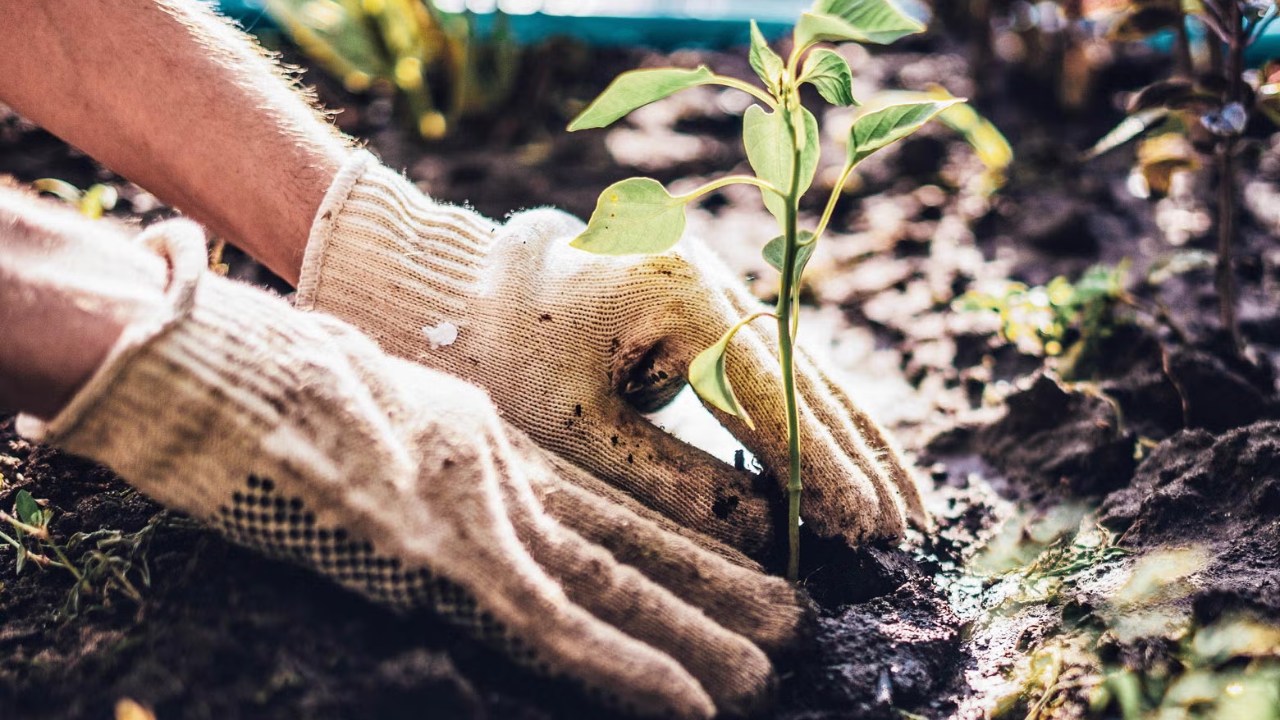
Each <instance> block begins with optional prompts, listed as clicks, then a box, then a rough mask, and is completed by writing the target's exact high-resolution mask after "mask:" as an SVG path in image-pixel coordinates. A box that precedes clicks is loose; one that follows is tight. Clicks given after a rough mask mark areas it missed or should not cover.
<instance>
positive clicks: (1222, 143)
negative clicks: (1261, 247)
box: [1088, 0, 1280, 351]
mask: <svg viewBox="0 0 1280 720" xmlns="http://www.w3.org/2000/svg"><path fill="white" fill-rule="evenodd" d="M1276 15H1277V6H1276V3H1275V2H1272V1H1270V0H1261V1H1259V0H1202V1H1201V2H1197V3H1183V2H1180V1H1179V0H1128V2H1126V3H1123V4H1122V6H1121V8H1120V10H1119V12H1117V13H1115V14H1114V16H1113V17H1112V32H1111V35H1112V37H1114V38H1116V39H1118V40H1133V39H1142V38H1146V37H1149V36H1151V35H1152V34H1154V33H1157V32H1162V31H1165V30H1173V31H1174V32H1175V33H1176V36H1177V38H1178V43H1177V46H1176V52H1175V60H1174V72H1173V74H1172V77H1170V78H1168V79H1165V80H1161V81H1158V82H1156V83H1153V84H1151V85H1148V86H1147V87H1145V88H1142V89H1141V90H1140V91H1138V92H1137V93H1136V94H1135V95H1134V96H1133V99H1132V100H1131V101H1130V103H1129V108H1128V113H1129V116H1128V117H1127V118H1125V120H1124V121H1123V122H1121V123H1120V125H1118V126H1117V127H1116V128H1115V129H1114V130H1112V131H1111V132H1110V133H1108V134H1107V135H1106V136H1105V137H1103V138H1102V139H1101V140H1099V141H1098V143H1097V144H1096V145H1095V146H1094V147H1093V148H1092V149H1091V150H1090V151H1089V153H1088V156H1089V157H1093V156H1097V155H1100V154H1102V153H1104V152H1107V151H1109V150H1111V149H1113V148H1116V147H1119V146H1120V145H1123V144H1124V143H1126V142H1128V141H1129V140H1132V139H1134V138H1136V137H1138V136H1139V135H1142V134H1143V133H1147V132H1149V131H1150V133H1151V135H1152V137H1149V138H1148V139H1146V140H1145V141H1144V143H1143V145H1142V147H1141V148H1140V149H1139V167H1140V169H1141V170H1142V172H1143V175H1144V177H1145V178H1146V179H1147V182H1148V185H1149V186H1151V187H1152V189H1154V190H1156V191H1157V192H1158V191H1160V190H1163V189H1167V185H1168V179H1169V175H1170V174H1171V173H1172V172H1174V171H1177V170H1188V171H1189V170H1195V169H1197V168H1198V167H1199V163H1198V161H1197V158H1196V156H1195V153H1194V152H1193V148H1197V149H1200V150H1202V151H1203V152H1205V153H1206V154H1208V155H1211V156H1213V158H1214V159H1215V161H1216V166H1217V174H1218V198H1217V205H1218V213H1217V215H1218V217H1217V225H1218V228H1217V229H1218V262H1217V272H1216V277H1215V284H1216V286H1217V291H1218V308H1219V318H1220V321H1221V324H1222V327H1223V329H1224V330H1225V331H1226V332H1227V334H1228V335H1229V336H1230V338H1231V342H1232V345H1233V346H1234V348H1235V349H1236V350H1237V351H1239V350H1241V349H1242V347H1243V344H1242V341H1241V338H1240V329H1239V327H1238V325H1237V323H1236V310H1235V276H1234V273H1233V271H1232V259H1231V254H1232V244H1233V242H1234V238H1235V233H1236V205H1237V202H1238V197H1237V195H1238V193H1237V191H1236V186H1237V184H1238V179H1237V178H1236V171H1237V162H1236V161H1237V155H1238V153H1239V150H1240V145H1241V142H1240V141H1241V139H1242V137H1243V135H1244V131H1245V127H1246V126H1247V125H1248V123H1249V119H1250V115H1251V113H1252V112H1253V111H1254V110H1259V111H1261V112H1262V114H1264V115H1266V116H1267V117H1270V118H1273V119H1280V112H1277V108H1278V106H1277V102H1276V100H1277V97H1280V84H1278V83H1277V81H1278V80H1280V73H1276V72H1275V71H1274V70H1275V69H1274V67H1267V68H1264V70H1263V75H1262V77H1261V81H1260V83H1259V87H1258V88H1257V90H1256V91H1254V90H1253V89H1251V88H1250V87H1249V85H1248V84H1247V82H1246V78H1245V65H1244V53H1245V50H1246V49H1247V48H1248V47H1249V45H1251V44H1252V43H1253V42H1254V41H1255V40H1257V39H1258V38H1259V37H1260V36H1261V35H1262V32H1263V31H1264V30H1265V29H1266V27H1267V25H1269V24H1270V23H1271V22H1272V21H1273V20H1274V19H1275V18H1276ZM1188 17H1191V18H1194V19H1195V20H1196V21H1198V22H1199V23H1200V24H1201V25H1202V26H1203V27H1204V28H1205V30H1206V32H1207V33H1208V38H1207V48H1208V51H1209V52H1208V55H1209V62H1208V67H1206V68H1202V69H1200V70H1199V71H1198V70H1197V68H1195V67H1194V63H1193V58H1192V55H1191V52H1190V40H1189V38H1188V33H1187V26H1186V25H1187V19H1188Z"/></svg>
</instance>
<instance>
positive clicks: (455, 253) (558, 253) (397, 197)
mask: <svg viewBox="0 0 1280 720" xmlns="http://www.w3.org/2000/svg"><path fill="white" fill-rule="evenodd" d="M581 227H582V225H581V223H580V222H579V221H577V220H576V219H574V218H572V217H570V216H568V215H566V214H564V213H560V212H556V211H552V210H535V211H531V212H526V213H522V214H520V215H517V216H516V217H514V218H513V219H512V220H511V221H510V222H508V223H507V224H506V225H505V226H501V227H499V226H497V225H495V224H494V223H492V222H491V221H489V220H488V219H486V218H484V217H482V216H480V215H478V214H476V213H474V212H471V211H469V210H467V209H465V208H461V207H454V206H449V205H443V204H439V203H436V202H434V201H432V200H430V199H429V198H427V197H425V196H424V195H423V194H422V193H420V192H419V191H418V190H417V189H416V188H415V187H414V186H413V185H412V184H411V183H409V182H408V181H407V180H405V179H404V177H402V176H401V175H400V174H399V173H396V172H393V171H391V170H389V169H387V168H385V167H384V166H382V165H380V164H379V163H378V162H377V160H375V159H374V158H373V157H372V156H370V155H368V154H367V153H360V154H358V155H357V156H356V157H354V158H353V159H352V160H351V161H350V162H348V164H347V165H346V167H345V168H344V169H343V170H342V171H341V173H340V174H339V176H338V177H337V179H336V180H335V181H334V184H333V186H332V187H331V188H330V189H329V192H328V194H327V196H326V198H325V200H324V202H323V203H322V205H321V207H320V210H319V212H318V214H317V218H316V222H315V224H314V226H313V227H312V231H311V239H310V243H309V245H308V247H307V251H306V257H305V260H304V264H303V269H302V280H301V283H300V284H299V287H298V303H299V306H300V307H304V308H316V309H319V310H323V311H325V312H328V313H331V314H333V315H336V316H338V317H341V318H343V319H345V320H347V321H349V322H351V323H353V324H355V325H356V326H357V327H359V328H361V329H362V330H364V331H365V332H367V333H369V334H370V335H371V336H372V337H373V338H374V339H375V340H377V341H378V342H379V343H380V344H381V345H382V346H383V348H385V349H386V350H387V351H389V352H391V353H394V354H396V355H399V356H401V357H405V358H409V359H412V360H415V361H417V362H420V363H422V364H424V365H426V366H428V367H433V368H437V369H440V370H444V371H446V372H449V373H452V374H455V375H458V376H460V377H463V378H466V379H468V380H471V381H472V382H474V383H476V384H477V385H479V386H481V387H483V388H485V389H486V390H488V392H489V394H490V395H491V396H492V397H493V399H494V402H496V403H497V405H498V407H499V408H500V409H501V410H502V412H503V414H504V417H506V418H508V419H509V420H510V421H511V422H512V423H513V424H515V425H516V426H517V427H519V428H521V429H522V430H524V431H525V432H527V433H528V434H529V435H530V436H532V437H533V438H534V440H536V441H537V442H538V443H539V444H541V445H542V446H543V447H545V448H547V449H549V450H551V451H553V452H555V453H558V454H560V455H562V456H564V457H565V458H568V459H569V460H571V461H572V462H573V463H576V464H577V465H579V466H581V467H583V468H585V469H587V470H588V471H590V472H591V473H593V474H595V475H598V476H600V477H602V478H605V479H607V480H608V481H609V482H610V483H612V484H614V485H616V486H617V487H620V488H623V489H625V490H626V491H627V492H629V493H631V494H633V495H634V496H635V497H637V498H640V499H641V500H642V501H643V502H644V503H646V504H648V505H649V506H651V507H653V508H656V509H657V510H659V511H661V512H662V513H664V514H665V515H667V516H669V517H671V518H673V519H674V520H676V521H677V522H679V523H681V524H683V525H686V526H688V527H691V528H695V529H697V530H699V531H702V532H705V533H707V534H709V535H711V536H713V537H715V538H719V539H721V540H724V541H726V542H728V543H730V544H732V545H734V546H736V547H738V548H741V549H743V550H744V551H746V552H748V553H751V554H757V555H759V554H762V553H763V551H765V550H766V549H767V548H768V547H769V546H770V545H771V543H773V542H774V541H775V538H776V537H777V536H776V534H775V533H776V528H777V524H776V523H775V521H774V520H775V518H777V517H779V516H778V515H777V513H776V510H773V509H771V505H774V504H775V503H780V502H781V499H782V497H783V493H782V492H781V490H780V488H781V487H782V486H783V484H784V483H785V479H786V477H787V467H788V449H787V432H786V417H785V413H784V410H783V405H782V402H781V393H780V388H781V374H780V371H779V369H778V363H777V360H776V349H775V347H774V342H773V341H772V340H771V339H770V338H769V336H768V334H767V333H764V332H759V331H757V329H756V328H754V327H748V328H745V329H744V330H743V331H741V332H739V333H738V335H737V338H736V339H735V341H734V343H733V345H732V346H731V349H730V353H729V355H730V357H729V361H728V368H729V374H730V379H731V381H732V383H733V386H734V389H735V392H736V394H737V396H738V398H739V399H740V400H741V401H742V404H743V406H744V407H745V408H746V409H747V411H748V412H749V413H750V414H751V416H752V417H753V418H754V420H755V424H756V427H755V429H754V430H753V429H751V428H748V427H747V426H746V425H745V424H744V423H742V422H741V421H739V420H738V419H737V418H734V417H729V416H726V415H724V414H723V413H719V412H718V411H715V410H714V408H713V409H712V410H713V412H716V413H717V416H718V418H719V420H720V421H721V422H722V423H723V424H724V425H725V426H726V427H727V428H728V429H729V430H730V431H731V432H733V433H734V434H735V435H736V436H737V437H738V438H739V439H740V440H741V441H742V442H743V444H744V445H745V446H746V447H747V448H748V449H750V450H751V451H752V452H753V453H754V454H755V455H756V457H757V458H758V459H759V460H760V461H761V463H762V464H763V466H764V468H765V470H766V471H767V472H768V473H769V474H771V475H772V476H773V477H774V478H777V479H778V483H777V486H776V487H763V488H761V487H758V485H759V482H758V480H757V479H755V478H753V477H752V476H750V475H749V474H748V473H745V472H741V471H733V470H732V469H730V468H728V467H726V466H725V465H724V464H723V463H721V462H719V461H718V460H716V459H715V458H713V457H711V456H709V455H708V454H706V453H704V452H701V451H699V450H696V449H694V448H692V447H690V446H688V445H686V444H684V443H682V442H679V441H677V440H676V439H674V438H673V437H672V436H670V435H668V434H667V433H665V432H664V431H662V430H661V429H660V428H658V427H656V426H654V425H653V424H651V423H650V422H648V421H647V420H646V419H645V418H644V417H643V416H642V414H641V410H642V409H644V410H648V409H653V408H654V407H656V406H658V405H660V404H661V403H662V402H664V401H665V400H668V399H670V398H671V397H672V396H674V394H675V392H676V391H677V390H679V388H680V387H681V386H682V385H683V383H684V377H683V376H684V373H685V368H687V366H688V363H689V361H690V360H691V359H692V358H693V356H694V355H696V354H697V353H698V352H699V351H701V350H702V349H704V348H706V347H707V346H709V345H711V344H712V343H714V342H715V341H716V340H717V339H719V337H720V336H721V334H722V333H723V332H724V331H725V330H726V329H728V328H729V327H730V326H731V325H732V324H734V323H735V322H736V321H737V320H738V319H740V318H742V317H745V316H746V315H748V314H750V313H752V312H754V311H756V310H758V309H761V308H760V307H759V303H758V301H757V300H756V299H755V298H754V297H752V296H750V294H749V293H748V292H747V291H746V289H745V287H743V285H742V283H741V282H740V281H739V280H738V279H737V278H736V277H734V276H733V274H732V273H731V272H730V271H729V270H728V269H727V268H725V266H724V265H723V263H722V262H720V261H719V259H718V258H716V257H715V256H714V255H713V253H711V252H710V250H709V249H707V248H706V247H705V246H704V245H703V244H702V243H700V242H697V241H695V240H693V239H690V238H686V239H684V240H683V241H682V242H681V243H680V245H678V246H677V248H676V249H675V250H673V251H671V252H669V253H665V254H663V255H658V256H647V257H624V258H618V257H601V256H595V255H591V254H588V253H586V252H583V251H581V250H576V249H573V248H571V247H569V241H570V240H571V239H572V238H573V237H574V236H575V235H577V233H578V232H579V231H580V229H581ZM797 375H798V378H797V383H798V389H799V392H800V395H801V401H800V406H801V426H800V427H801V435H802V439H803V443H804V446H803V447H804V464H803V467H804V480H805V492H804V495H803V499H802V508H801V513H802V515H803V517H804V519H805V521H806V523H808V524H809V526H810V527H811V528H812V529H814V530H815V531H816V532H818V533H819V534H821V535H824V536H844V537H845V538H846V539H847V540H848V541H850V542H854V543H856V542H860V541H863V540H866V539H870V538H877V537H890V538H892V537H897V536H899V535H900V534H901V532H902V530H903V526H904V521H905V516H906V515H908V514H910V515H912V516H914V517H915V518H916V519H922V518H923V512H922V511H921V505H920V496H919V493H918V490H917V488H916V486H915V483H914V481H913V479H912V477H911V476H910V474H909V473H908V471H907V470H906V468H905V467H904V466H903V464H902V463H901V462H900V461H899V459H898V456H897V454H896V453H895V452H894V450H893V449H892V447H891V446H890V445H889V442H888V440H887V439H886V437H885V435H884V433H883V432H881V431H880V429H879V428H877V427H876V425H875V423H874V422H872V421H871V420H870V418H868V417H867V415H866V414H865V413H863V412H862V411H861V410H859V409H858V407H857V406H856V405H855V404H854V403H853V402H852V400H851V399H850V398H849V396H848V395H847V394H846V393H845V392H844V391H843V390H842V389H841V388H840V387H839V386H838V385H837V384H836V383H834V382H833V381H832V380H831V375H830V374H829V373H827V372H826V371H824V370H823V369H822V368H820V367H819V366H818V364H817V363H815V362H813V360H812V359H810V358H808V357H807V356H805V355H804V354H803V353H801V354H800V357H799V358H798V360H797Z"/></svg>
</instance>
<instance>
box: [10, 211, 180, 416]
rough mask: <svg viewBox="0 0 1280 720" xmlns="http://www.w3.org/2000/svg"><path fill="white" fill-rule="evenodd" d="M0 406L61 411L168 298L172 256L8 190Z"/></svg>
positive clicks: (109, 227)
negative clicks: (132, 328)
mask: <svg viewBox="0 0 1280 720" xmlns="http://www.w3.org/2000/svg"><path fill="white" fill-rule="evenodd" d="M0 219H3V220H4V221H5V223H4V224H5V230H4V233H3V236H0V335H3V336H4V337H5V342H3V343H0V409H3V410H10V411H12V410H21V411H25V412H28V413H31V414H32V415H35V416H38V417H44V418H48V417H52V416H53V415H54V414H56V413H57V412H58V411H59V410H61V409H62V407H63V406H65V404H66V403H67V401H68V399H69V398H70V397H71V396H72V395H74V394H75V393H76V392H77V391H78V390H79V389H80V388H81V387H83V386H84V384H85V383H86V382H87V381H88V379H89V378H90V377H91V376H92V375H93V373H94V372H95V371H96V370H97V368H98V367H99V366H100V365H101V364H102V363H103V361H104V360H105V359H106V357H107V355H108V354H109V352H110V350H111V348H112V347H113V346H114V345H115V343H116V341H117V340H118V339H119V337H120V335H121V333H122V332H123V331H124V329H125V328H126V327H128V326H129V325H130V324H131V323H134V322H136V321H138V320H140V319H141V318H144V317H146V316H148V315H150V314H152V313H154V312H156V310H157V308H159V307H160V306H161V305H162V303H163V297H164V288H165V284H166V278H167V274H168V270H167V267H166V265H165V263H164V261H163V260H162V259H161V258H160V257H158V256H156V255H154V254H153V253H149V252H146V251H145V250H142V249H140V248H138V247H136V246H135V244H134V243H133V242H132V241H131V240H130V238H129V236H128V234H127V232H126V231H125V229H124V228H122V227H119V226H116V225H113V224H111V223H108V222H92V221H89V220H87V219H85V218H82V217H80V216H78V215H76V214H74V213H70V212H64V211H63V209H62V208H58V207H54V206H51V205H49V204H47V203H42V202H39V201H35V200H33V199H32V198H30V197H28V196H26V195H25V194H21V193H16V192H5V193H4V194H3V195H2V196H0Z"/></svg>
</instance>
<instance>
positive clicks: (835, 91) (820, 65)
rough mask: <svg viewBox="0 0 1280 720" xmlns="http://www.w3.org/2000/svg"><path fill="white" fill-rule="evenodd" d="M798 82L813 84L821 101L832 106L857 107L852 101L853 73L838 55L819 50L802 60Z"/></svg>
mask: <svg viewBox="0 0 1280 720" xmlns="http://www.w3.org/2000/svg"><path fill="white" fill-rule="evenodd" d="M800 82H807V83H813V86H814V87H815V88H817V89H818V94H819V95H821V96H822V99H824V100H826V101H827V102H829V103H831V104H832V105H841V106H843V105H857V104H858V103H857V101H856V100H854V99H853V72H852V71H850V70H849V63H848V61H846V60H845V59H844V58H843V57H841V56H840V53H838V52H836V51H834V50H828V49H827V48H819V49H817V50H814V51H813V52H811V53H809V56H808V57H806V58H805V60H804V69H803V70H802V71H801V73H800Z"/></svg>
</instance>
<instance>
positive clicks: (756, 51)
mask: <svg viewBox="0 0 1280 720" xmlns="http://www.w3.org/2000/svg"><path fill="white" fill-rule="evenodd" d="M747 59H748V60H750V61H751V69H752V70H755V71H756V75H759V76H760V79H761V80H763V81H764V84H765V87H767V88H769V92H771V93H773V94H774V95H775V96H776V95H778V89H779V87H780V85H779V82H780V81H781V79H782V71H783V64H782V58H781V57H778V53H776V52H774V51H773V49H772V48H770V47H769V42H768V41H767V40H765V39H764V33H762V32H760V26H759V25H757V24H756V21H755V20H752V21H751V52H750V54H748V55H747Z"/></svg>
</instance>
